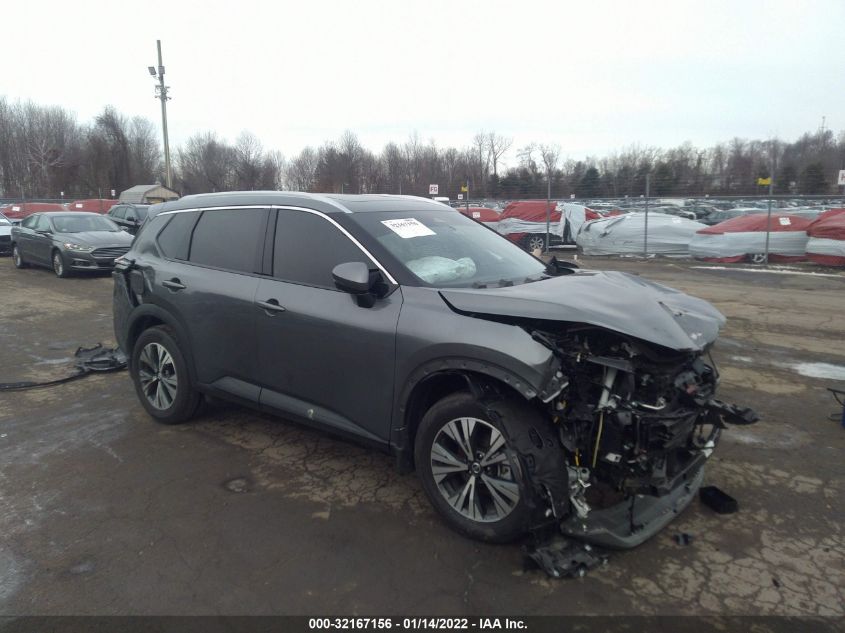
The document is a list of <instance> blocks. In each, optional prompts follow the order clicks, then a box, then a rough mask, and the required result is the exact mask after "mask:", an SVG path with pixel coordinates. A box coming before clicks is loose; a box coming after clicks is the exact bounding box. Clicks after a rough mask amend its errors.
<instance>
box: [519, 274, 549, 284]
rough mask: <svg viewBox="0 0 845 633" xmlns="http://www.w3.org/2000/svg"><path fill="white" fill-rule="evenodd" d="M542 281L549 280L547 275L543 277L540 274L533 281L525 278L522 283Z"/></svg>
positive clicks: (530, 278)
mask: <svg viewBox="0 0 845 633" xmlns="http://www.w3.org/2000/svg"><path fill="white" fill-rule="evenodd" d="M544 279H551V277H550V276H549V275H543V274H542V273H541V274H540V275H538V276H537V278H536V279H534V278H532V277H526V278H525V280H524V281H523V282H522V283H524V284H530V283H533V282H535V281H543V280H544Z"/></svg>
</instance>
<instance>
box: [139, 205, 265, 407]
mask: <svg viewBox="0 0 845 633" xmlns="http://www.w3.org/2000/svg"><path fill="white" fill-rule="evenodd" d="M269 213H270V211H269V209H266V208H257V207H250V208H224V209H210V210H205V211H189V212H176V213H173V214H172V215H173V217H172V219H171V220H169V221H168V223H167V225H165V226H164V228H163V229H162V230H161V232H160V233H159V234H158V236H157V238H156V241H157V244H158V246H159V249H160V250H161V251H162V252H163V254H164V255H165V259H164V260H161V261H159V262H157V263H156V266H155V281H154V285H155V292H154V293H153V294H154V296H155V301H156V302H157V303H159V304H160V305H161V306H162V307H163V308H164V309H166V310H167V311H168V312H170V313H171V314H175V315H178V317H179V318H180V320H181V321H182V325H183V328H184V329H185V331H186V332H187V336H188V338H189V343H190V348H191V351H192V353H193V357H194V365H195V368H196V374H197V380H198V381H199V382H201V383H203V384H207V385H212V386H214V387H216V388H219V389H222V390H224V391H227V392H229V393H232V394H234V395H236V396H239V397H242V398H245V399H248V400H253V401H255V402H257V401H258V387H257V386H255V385H254V382H255V379H256V366H257V363H256V338H255V321H256V318H257V316H258V315H257V314H256V312H257V311H256V309H255V305H254V301H255V291H256V289H257V287H258V279H259V276H258V271H259V270H260V263H261V255H262V248H263V244H264V234H265V232H266V230H267V219H268V215H269Z"/></svg>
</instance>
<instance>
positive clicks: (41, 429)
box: [0, 258, 845, 616]
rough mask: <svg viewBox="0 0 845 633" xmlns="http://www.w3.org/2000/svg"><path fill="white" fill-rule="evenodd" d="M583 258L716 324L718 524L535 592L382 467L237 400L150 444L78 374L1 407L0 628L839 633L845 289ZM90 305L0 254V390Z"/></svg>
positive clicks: (146, 433) (697, 522)
mask: <svg viewBox="0 0 845 633" xmlns="http://www.w3.org/2000/svg"><path fill="white" fill-rule="evenodd" d="M581 261H582V263H583V264H585V265H587V266H592V267H608V268H613V269H618V270H627V271H630V272H637V273H639V274H642V275H644V276H646V277H648V278H650V279H652V280H655V281H658V282H661V283H665V284H667V285H670V286H673V287H676V288H679V289H682V290H684V291H687V292H691V293H693V294H696V295H698V296H701V297H703V298H705V299H708V300H710V301H712V302H713V303H715V305H716V306H717V307H718V308H719V309H721V310H722V311H723V312H724V313H725V314H726V315H727V317H728V324H727V327H726V328H725V330H724V332H723V337H722V339H720V341H719V343H718V344H717V347H716V350H715V353H714V356H715V359H716V361H717V362H718V364H719V366H720V369H721V373H722V387H721V397H722V399H724V400H726V401H728V402H737V403H741V404H743V405H749V406H752V407H754V408H755V409H756V410H757V411H758V412H759V413H760V415H761V417H762V421H761V422H760V423H758V424H757V425H754V426H749V427H737V428H734V429H732V430H730V431H728V432H726V433H725V435H724V436H723V438H724V439H723V441H722V444H721V446H720V447H719V450H718V451H717V452H716V454H715V456H714V458H713V459H711V461H710V463H709V466H708V470H707V474H706V478H705V483H706V484H715V485H718V486H720V487H722V488H723V489H724V490H725V491H727V492H728V493H730V494H731V495H732V496H734V497H735V498H737V499H738V501H739V504H740V511H739V513H737V514H734V515H729V516H721V515H717V514H715V513H713V512H712V511H711V510H709V509H708V508H706V507H705V506H703V505H702V504H701V503H700V502H699V501H698V500H696V501H695V502H693V504H692V505H691V506H690V507H689V509H687V510H686V511H685V512H684V513H683V514H682V515H681V516H680V517H678V519H677V520H676V521H675V522H674V523H672V524H670V525H669V526H668V528H667V529H666V530H664V532H662V533H661V534H659V535H658V536H656V537H655V538H654V539H652V540H651V541H649V542H647V543H645V544H644V545H642V546H641V547H639V548H637V549H635V550H632V551H628V552H618V553H614V554H613V555H612V556H611V558H610V561H609V563H608V564H607V565H606V566H605V567H603V568H601V569H598V570H594V571H592V572H590V574H589V575H587V576H586V577H585V578H581V579H576V580H563V581H559V580H552V579H549V578H547V577H546V576H545V575H544V574H543V573H542V572H540V571H538V570H535V569H525V568H524V561H523V557H522V555H521V553H520V550H519V547H518V546H516V545H512V546H511V545H509V546H488V545H483V544H479V543H475V542H472V541H469V540H467V539H465V538H463V537H461V536H458V535H456V534H454V533H453V532H451V531H450V530H449V529H447V528H446V527H445V526H444V525H443V524H442V523H441V522H440V521H439V519H438V518H437V517H436V516H435V515H434V513H433V511H432V510H431V509H430V507H429V505H428V502H427V500H426V499H425V496H424V494H423V492H422V489H421V487H420V485H419V484H418V483H417V480H416V479H415V477H414V476H413V475H398V474H397V473H396V471H395V469H394V468H393V463H392V461H391V459H390V458H389V457H388V456H386V455H383V454H380V453H377V452H374V451H372V450H369V449H365V448H361V447H358V446H356V445H353V444H349V443H347V442H343V441H340V440H337V439H333V438H332V437H329V436H327V435H324V434H322V433H319V432H316V431H312V430H309V429H307V428H304V427H301V426H297V425H295V424H292V423H289V422H286V421H284V420H281V419H276V418H271V417H269V416H265V415H262V414H257V413H255V412H252V411H249V410H246V409H242V408H239V407H235V406H225V405H223V406H217V407H212V408H209V410H207V411H206V412H205V413H204V415H203V416H202V417H201V418H200V419H198V420H197V421H195V422H192V423H189V424H186V425H182V426H176V427H166V426H161V425H158V424H155V423H154V422H152V421H151V420H150V419H149V417H148V416H147V415H146V414H145V413H144V411H143V409H142V408H141V406H140V404H139V403H138V402H137V400H136V397H135V394H134V391H133V389H132V386H131V384H130V381H129V378H128V375H127V374H126V373H125V372H123V373H118V374H108V375H96V376H92V377H89V378H84V379H82V380H79V381H75V382H71V383H67V384H63V385H58V386H55V387H51V388H45V389H36V390H31V391H24V392H12V393H8V392H7V393H0V535H2V536H0V614H126V613H131V614H218V613H225V614H306V613H307V614H328V613H343V614H353V613H354V614H376V613H378V614H431V613H438V614H480V613H483V614H496V613H510V614H514V613H521V614H558V613H579V614H605V615H608V614H661V615H667V614H722V615H724V614H742V615H746V614H794V615H803V614H817V615H840V616H841V615H845V536H843V523H844V522H843V517H845V510H844V509H843V502H844V501H845V460H843V459H842V454H843V448H845V429H843V428H842V427H841V426H840V424H839V422H838V421H836V420H831V419H829V416H830V414H831V413H833V412H834V411H835V410H836V405H835V403H834V401H833V399H832V398H831V396H830V394H829V393H828V392H827V391H826V390H825V387H827V386H831V387H838V388H840V389H845V382H843V381H842V378H843V376H842V375H841V374H837V373H836V372H837V371H841V370H842V368H843V367H845V342H843V341H845V318H843V308H845V299H843V296H845V275H843V274H837V273H836V272H835V271H834V272H833V273H832V274H831V276H825V277H822V276H809V275H791V274H766V273H756V272H744V271H741V270H735V269H733V268H731V267H729V266H728V267H724V268H719V269H712V268H706V269H702V268H694V267H693V266H694V265H693V264H690V263H688V262H667V261H649V262H641V261H636V260H596V259H591V260H584V259H583V258H582V260H581ZM828 272H830V271H828ZM111 287H112V284H111V279H110V278H109V277H75V278H71V279H67V280H61V279H57V278H56V277H55V276H54V275H52V273H50V272H49V271H46V270H38V269H28V270H23V271H17V270H15V269H14V268H13V266H12V264H11V261H9V259H8V258H3V259H0V382H11V381H23V380H44V379H49V378H57V377H60V376H62V375H65V374H66V373H68V372H70V371H71V363H70V359H71V357H72V355H73V352H74V351H75V349H76V348H77V347H78V346H80V345H84V346H90V345H92V344H94V343H97V342H102V343H103V344H105V345H114V340H113V334H112V331H111ZM65 361H67V362H65ZM823 365H829V366H830V367H827V368H822V369H819V367H820V366H823ZM831 367H832V368H833V369H831ZM802 368H803V371H802ZM808 368H809V369H808ZM837 368H838V369H837ZM819 372H821V373H819ZM680 533H686V534H689V535H691V536H692V537H693V538H692V541H691V542H690V543H689V544H688V545H681V544H679V543H678V542H677V541H676V539H675V538H674V537H675V535H677V534H680ZM681 541H683V539H681Z"/></svg>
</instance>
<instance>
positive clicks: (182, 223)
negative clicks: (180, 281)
mask: <svg viewBox="0 0 845 633" xmlns="http://www.w3.org/2000/svg"><path fill="white" fill-rule="evenodd" d="M198 217H199V213H198V212H189V213H174V214H173V215H172V216H170V218H166V217H165V218H162V219H168V222H167V224H166V225H165V227H164V228H163V229H162V230H161V232H160V233H159V234H158V240H157V242H158V247H159V250H161V252H162V254H163V255H164V256H165V257H169V258H170V259H181V260H186V259H188V251H189V249H190V246H191V231H193V229H194V225H195V224H196V222H197V218H198Z"/></svg>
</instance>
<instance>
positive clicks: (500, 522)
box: [414, 392, 531, 543]
mask: <svg viewBox="0 0 845 633" xmlns="http://www.w3.org/2000/svg"><path fill="white" fill-rule="evenodd" d="M520 411H521V409H520V407H519V406H517V405H515V404H513V403H509V402H506V401H504V400H502V401H497V402H491V403H484V404H482V403H481V402H480V401H479V400H478V399H477V398H476V397H475V396H473V395H472V394H470V393H464V392H461V393H455V394H452V395H450V396H446V397H445V398H443V399H442V400H440V401H439V402H437V403H436V404H435V405H434V406H432V407H431V408H430V409H429V410H428V411H427V412H426V414H425V415H424V416H423V419H422V421H421V422H420V425H419V428H418V431H417V435H416V439H415V444H414V458H415V461H416V468H417V474H418V475H419V477H420V479H421V481H422V485H423V489H424V490H425V492H426V495H427V496H428V498H429V501H431V504H432V505H433V506H434V508H435V510H437V512H438V513H439V514H440V516H441V517H442V518H443V519H444V520H445V521H446V523H447V524H448V525H449V526H450V527H451V528H453V529H454V530H456V531H457V532H460V533H461V534H464V535H466V536H469V537H471V538H474V539H478V540H480V541H487V542H490V543H506V542H509V541H513V540H514V539H516V538H518V537H520V536H522V535H523V534H524V533H525V532H526V530H527V528H528V525H529V519H530V515H531V511H530V509H529V507H528V504H527V503H526V500H525V499H524V493H523V492H522V485H521V484H520V478H521V474H520V472H519V468H520V466H519V464H518V463H515V462H511V461H510V460H509V459H508V458H507V454H506V452H505V448H506V447H507V441H506V439H505V438H506V434H505V429H503V428H502V425H501V422H500V421H499V418H500V417H502V418H504V419H505V420H507V422H508V424H519V419H520ZM490 412H493V413H494V414H493V415H491V414H490ZM496 445H498V446H499V449H497V450H494V449H496ZM467 452H469V453H470V454H471V456H470V455H468V454H467ZM470 480H472V481H470Z"/></svg>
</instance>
